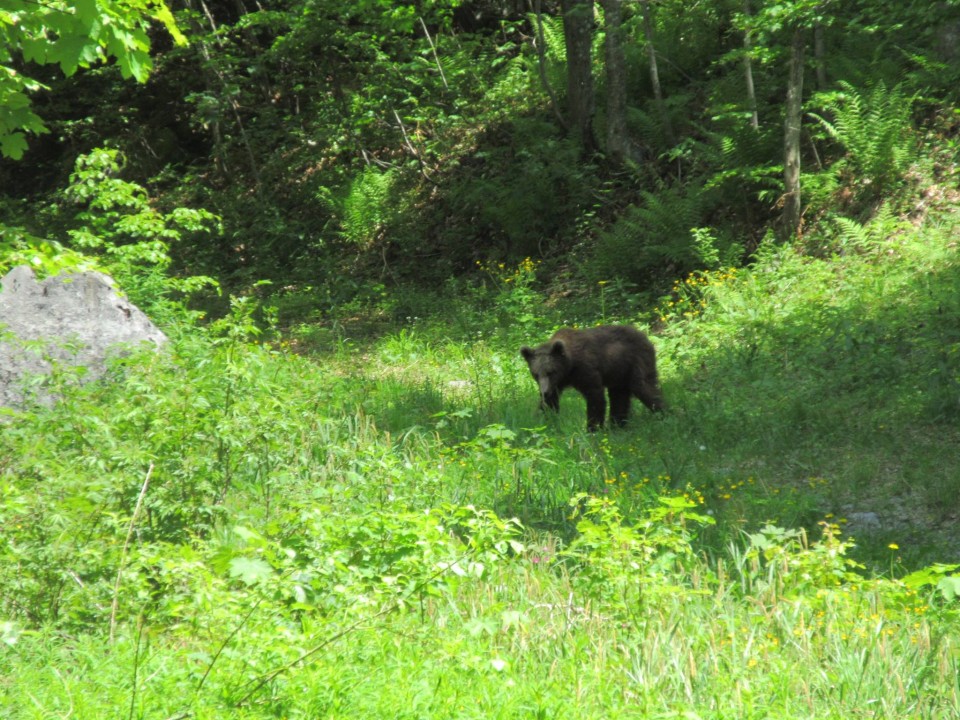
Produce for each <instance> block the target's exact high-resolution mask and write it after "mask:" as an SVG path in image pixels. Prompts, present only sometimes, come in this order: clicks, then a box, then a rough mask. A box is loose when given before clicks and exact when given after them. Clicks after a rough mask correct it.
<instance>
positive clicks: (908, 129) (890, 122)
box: [813, 81, 917, 202]
mask: <svg viewBox="0 0 960 720" xmlns="http://www.w3.org/2000/svg"><path fill="white" fill-rule="evenodd" d="M839 84H840V88H841V90H840V91H839V92H835V93H828V94H823V95H821V96H820V103H821V105H822V107H823V108H824V111H825V114H826V115H829V116H830V117H831V118H832V120H830V119H827V117H825V116H824V115H820V114H813V117H814V118H815V119H816V120H817V122H819V124H820V125H821V126H822V127H823V129H824V130H826V132H827V134H828V135H829V136H830V137H831V138H833V139H834V140H835V141H836V142H837V143H839V144H840V146H841V147H842V148H843V149H844V151H845V152H846V156H845V157H844V158H843V159H842V160H840V161H839V162H838V163H837V164H836V165H835V168H836V171H837V173H838V174H840V175H841V176H842V177H845V178H847V179H848V184H849V185H850V186H852V187H851V189H852V191H853V193H854V194H855V196H856V197H857V199H858V200H860V201H863V202H870V201H873V200H875V199H876V198H879V197H882V196H884V195H887V194H890V193H891V192H892V191H893V190H895V189H896V188H897V186H898V185H900V184H901V183H902V182H903V181H904V179H905V177H906V176H907V174H908V172H909V170H910V167H911V166H912V165H913V164H914V163H915V162H916V160H917V144H916V141H915V138H914V134H913V122H912V110H913V103H914V100H915V97H914V96H911V95H907V94H906V93H905V92H904V90H903V87H902V86H901V85H897V86H895V87H894V88H892V89H888V88H887V86H886V84H885V83H884V82H883V81H880V82H878V83H877V84H876V85H874V86H873V88H872V89H871V90H869V91H863V92H861V91H859V90H858V89H857V88H855V87H854V86H853V85H851V84H850V83H848V82H840V83H839Z"/></svg>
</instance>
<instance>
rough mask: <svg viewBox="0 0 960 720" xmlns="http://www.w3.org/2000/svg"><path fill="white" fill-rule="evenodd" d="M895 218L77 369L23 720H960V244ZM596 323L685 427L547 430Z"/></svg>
mask: <svg viewBox="0 0 960 720" xmlns="http://www.w3.org/2000/svg"><path fill="white" fill-rule="evenodd" d="M885 217H886V216H884V215H883V214H880V215H878V219H877V220H875V221H873V223H871V224H867V225H866V226H857V227H856V228H851V227H846V228H845V232H840V231H838V232H837V233H836V234H835V235H833V236H828V235H825V236H818V237H816V238H811V239H810V240H809V247H806V248H801V249H791V248H788V247H784V246H781V245H773V244H771V245H764V246H762V247H761V249H760V251H759V252H758V258H757V261H756V262H755V263H754V264H753V265H751V266H750V267H749V268H745V269H739V270H737V271H732V270H716V271H711V272H706V273H700V274H696V275H693V276H691V277H689V278H687V279H686V280H685V281H683V282H680V283H678V284H677V285H676V286H675V287H674V288H673V291H672V292H671V293H669V294H668V295H666V296H664V297H663V298H661V299H660V300H658V301H657V302H656V303H654V304H653V305H651V306H643V307H638V306H636V305H635V304H633V302H632V299H631V296H630V293H627V292H624V291H623V290H622V288H617V287H615V286H612V285H610V284H605V283H601V284H598V286H597V288H596V291H595V292H594V293H593V294H592V295H591V296H590V297H586V298H578V299H576V300H569V299H563V298H557V297H552V296H543V295H541V294H540V293H539V292H538V290H537V288H538V287H539V286H538V285H537V283H536V282H535V276H536V273H537V272H538V268H537V266H536V265H535V264H533V263H530V262H526V263H523V264H521V265H520V266H519V267H516V268H509V267H506V268H498V267H493V268H490V274H489V275H490V282H489V283H487V284H486V285H485V286H479V285H476V286H470V287H466V286H464V287H459V288H447V289H446V291H445V294H444V296H443V298H441V299H439V300H436V299H434V300H429V299H425V298H422V297H419V298H408V299H407V300H406V301H405V303H406V304H403V303H399V304H397V305H395V306H392V307H386V308H380V310H381V311H382V312H381V315H382V317H385V318H387V321H386V322H387V325H386V327H385V328H384V329H382V331H381V332H378V333H376V334H369V333H359V332H355V331H353V330H351V328H352V327H353V326H352V325H351V324H350V323H348V322H342V323H332V324H327V325H325V326H322V327H321V326H318V325H311V324H302V325H295V326H292V327H289V328H287V329H286V330H285V331H284V332H282V333H280V332H273V333H272V334H269V335H266V334H264V335H260V334H259V333H260V328H259V326H258V324H257V323H256V322H254V317H256V316H257V314H258V313H259V312H260V309H259V308H258V307H256V306H255V304H254V303H253V302H252V301H250V300H249V299H246V300H244V299H235V300H234V303H233V310H232V313H231V314H230V316H229V317H227V318H225V319H223V320H220V321H217V322H215V323H213V324H212V325H211V326H209V327H207V328H204V329H202V330H201V329H197V328H196V327H194V326H193V325H191V324H189V323H186V322H181V323H177V324H173V325H171V327H169V328H166V329H167V330H168V331H169V333H170V335H171V338H172V340H171V343H170V347H169V351H168V352H164V353H161V354H158V355H145V356H137V357H131V358H127V359H126V360H124V361H123V362H122V363H120V364H118V365H117V367H116V371H115V372H114V373H113V375H112V378H111V380H110V381H108V382H103V383H98V384H96V385H88V386H84V387H81V388H77V387H75V385H74V383H73V378H72V377H71V376H70V375H69V373H63V374H61V375H58V376H56V377H54V378H53V379H52V380H51V382H52V383H54V384H55V385H56V386H58V391H59V392H60V393H61V394H62V396H63V400H62V402H61V403H60V404H59V405H58V406H57V407H56V408H54V409H52V410H43V409H37V410H36V411H34V412H27V413H22V414H18V415H14V416H12V417H10V418H9V422H8V423H7V424H6V425H4V426H3V431H2V433H0V528H2V539H0V640H2V642H0V717H9V718H17V719H18V720H19V719H21V718H23V719H26V718H31V719H32V718H37V719H39V718H107V717H110V718H151V719H152V718H157V719H167V720H169V719H173V718H177V719H186V718H196V719H213V718H217V719H222V718H417V719H424V720H425V719H428V718H484V719H487V720H489V719H492V718H531V719H533V718H537V719H540V718H543V719H547V718H550V719H553V718H558V719H559V718H577V719H578V720H584V719H589V718H597V719H598V720H599V719H600V718H611V717H616V718H704V719H706V718H711V719H714V718H715V719H720V718H731V719H732V718H736V719H738V720H744V719H749V718H757V719H759V718H817V719H818V720H822V719H824V718H838V719H839V718H844V719H848V718H860V717H863V718H955V717H958V716H960V680H958V678H960V620H958V610H960V606H958V604H957V596H958V594H960V575H957V574H956V570H957V565H956V564H955V563H960V537H958V536H957V534H956V532H955V526H956V521H957V514H958V512H960V506H958V500H957V498H958V497H960V436H958V428H957V422H958V419H960V362H958V361H960V358H958V354H960V322H958V317H960V262H958V258H957V250H956V241H955V238H956V237H957V232H958V222H957V218H956V217H955V216H954V215H952V214H945V215H938V216H930V217H928V218H927V219H926V220H925V221H924V222H923V223H917V224H914V225H908V224H903V223H899V222H895V221H893V220H890V219H889V218H887V219H884V218H885ZM418 316H419V317H418ZM601 321H606V322H621V321H622V322H632V323H635V324H637V325H638V326H639V327H641V328H643V329H644V330H647V331H649V332H650V334H651V336H652V338H653V339H654V342H655V344H656V346H657V349H658V353H659V359H660V369H661V377H662V380H663V386H664V392H665V396H666V398H667V401H668V403H669V405H670V407H669V411H668V412H667V413H665V414H664V416H663V417H654V416H652V415H651V414H649V413H647V412H646V411H645V410H644V408H643V407H642V406H641V405H640V404H639V403H634V416H633V418H632V420H631V422H630V423H629V425H628V426H627V427H626V428H625V429H617V430H605V431H603V432H599V433H595V434H589V433H587V432H585V410H584V404H583V401H582V399H581V398H579V397H578V396H576V394H575V393H568V394H567V395H566V396H565V397H564V398H563V401H562V403H561V413H560V414H559V415H558V416H544V415H542V414H540V413H539V412H538V410H537V401H536V388H535V386H534V384H533V382H532V381H531V379H530V378H529V375H528V373H527V370H526V367H525V365H524V363H523V361H522V359H521V358H520V356H519V353H518V348H519V346H520V345H521V344H529V343H539V342H542V341H543V340H545V339H546V338H547V337H548V336H549V334H550V333H551V332H552V331H553V330H554V329H555V328H556V327H557V326H559V325H561V324H579V325H590V324H596V323H598V322H601Z"/></svg>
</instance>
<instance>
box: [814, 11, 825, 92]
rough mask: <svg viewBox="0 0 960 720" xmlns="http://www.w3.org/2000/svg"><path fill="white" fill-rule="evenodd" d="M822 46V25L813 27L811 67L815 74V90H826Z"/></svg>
mask: <svg viewBox="0 0 960 720" xmlns="http://www.w3.org/2000/svg"><path fill="white" fill-rule="evenodd" d="M826 55H827V53H826V50H825V49H824V44H823V23H817V24H816V25H814V26H813V61H814V62H813V66H814V69H815V70H816V72H817V90H826V89H827V58H826Z"/></svg>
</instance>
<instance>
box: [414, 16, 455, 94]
mask: <svg viewBox="0 0 960 720" xmlns="http://www.w3.org/2000/svg"><path fill="white" fill-rule="evenodd" d="M417 19H418V20H419V21H420V26H421V27H422V28H423V34H424V35H426V36H427V42H428V43H430V50H431V51H433V61H434V62H435V63H436V64H437V70H439V71H440V79H441V80H443V89H444V90H449V89H450V86H449V85H447V76H446V75H444V74H443V66H442V65H440V57H439V56H438V55H437V47H436V45H434V44H433V38H432V37H430V31H429V30H427V24H426V23H425V22H424V21H423V18H422V17H420V18H417Z"/></svg>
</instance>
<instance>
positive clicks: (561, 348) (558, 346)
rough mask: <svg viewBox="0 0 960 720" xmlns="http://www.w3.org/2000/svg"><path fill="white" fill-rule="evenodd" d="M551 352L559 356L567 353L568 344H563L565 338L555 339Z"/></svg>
mask: <svg viewBox="0 0 960 720" xmlns="http://www.w3.org/2000/svg"><path fill="white" fill-rule="evenodd" d="M550 354H551V355H556V356H557V357H563V356H564V355H566V354H567V346H566V345H564V344H563V340H554V341H553V345H551V346H550Z"/></svg>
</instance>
